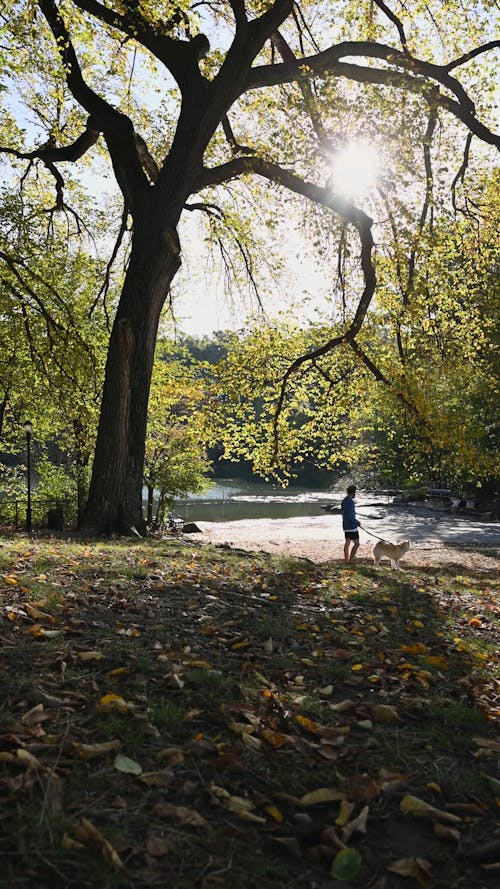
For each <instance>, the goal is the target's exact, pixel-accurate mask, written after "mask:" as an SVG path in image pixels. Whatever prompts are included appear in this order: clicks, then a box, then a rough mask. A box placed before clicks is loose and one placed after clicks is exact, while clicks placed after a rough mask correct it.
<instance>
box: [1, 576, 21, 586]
mask: <svg viewBox="0 0 500 889" xmlns="http://www.w3.org/2000/svg"><path fill="white" fill-rule="evenodd" d="M3 579H4V581H5V583H8V584H10V586H17V584H18V579H17V577H16V575H15V574H4V576H3Z"/></svg>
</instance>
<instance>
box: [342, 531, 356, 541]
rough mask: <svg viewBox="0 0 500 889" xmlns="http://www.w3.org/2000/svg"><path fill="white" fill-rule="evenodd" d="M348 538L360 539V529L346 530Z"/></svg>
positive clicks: (346, 537)
mask: <svg viewBox="0 0 500 889" xmlns="http://www.w3.org/2000/svg"><path fill="white" fill-rule="evenodd" d="M344 534H345V539H346V540H359V531H344Z"/></svg>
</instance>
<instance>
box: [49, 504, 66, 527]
mask: <svg viewBox="0 0 500 889" xmlns="http://www.w3.org/2000/svg"><path fill="white" fill-rule="evenodd" d="M47 528H49V530H50V531H62V530H63V528H64V510H63V508H62V506H56V507H54V509H49V512H48V515H47Z"/></svg>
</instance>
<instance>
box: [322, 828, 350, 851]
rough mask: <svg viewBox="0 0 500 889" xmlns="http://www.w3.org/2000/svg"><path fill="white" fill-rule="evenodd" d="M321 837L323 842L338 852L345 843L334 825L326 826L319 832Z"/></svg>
mask: <svg viewBox="0 0 500 889" xmlns="http://www.w3.org/2000/svg"><path fill="white" fill-rule="evenodd" d="M321 839H322V841H323V843H326V845H328V846H332V848H333V849H336V850H337V851H338V852H340V850H341V849H345V845H344V843H343V842H342V840H341V839H340V837H339V835H338V834H337V831H336V830H335V828H334V827H327V828H326V829H325V830H324V831H323V833H322V834H321Z"/></svg>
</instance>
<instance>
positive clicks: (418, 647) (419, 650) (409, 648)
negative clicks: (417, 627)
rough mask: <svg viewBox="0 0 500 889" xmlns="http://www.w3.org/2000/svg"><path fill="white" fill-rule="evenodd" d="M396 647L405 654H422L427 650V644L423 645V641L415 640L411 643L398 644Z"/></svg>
mask: <svg viewBox="0 0 500 889" xmlns="http://www.w3.org/2000/svg"><path fill="white" fill-rule="evenodd" d="M398 649H399V651H404V652H405V654H424V652H426V651H428V648H427V645H424V643H423V642H415V643H414V644H413V645H399V646H398Z"/></svg>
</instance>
